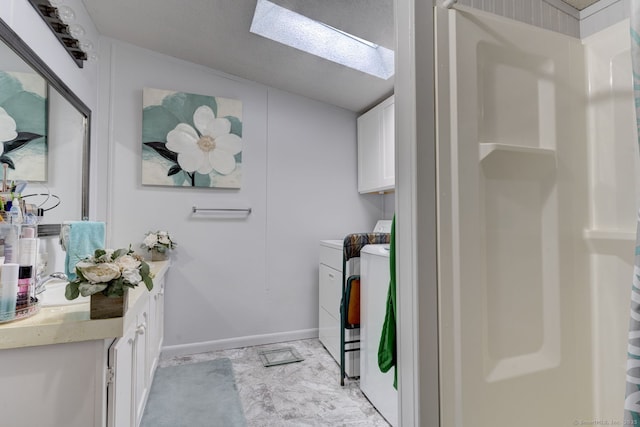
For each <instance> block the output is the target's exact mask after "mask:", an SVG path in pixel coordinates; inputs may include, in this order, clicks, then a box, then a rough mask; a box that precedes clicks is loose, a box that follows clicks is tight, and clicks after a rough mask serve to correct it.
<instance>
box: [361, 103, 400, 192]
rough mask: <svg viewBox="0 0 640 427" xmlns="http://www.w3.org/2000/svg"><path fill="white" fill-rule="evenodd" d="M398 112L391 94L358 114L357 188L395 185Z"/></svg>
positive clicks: (388, 188)
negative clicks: (396, 119)
mask: <svg viewBox="0 0 640 427" xmlns="http://www.w3.org/2000/svg"><path fill="white" fill-rule="evenodd" d="M394 121H395V113H394V96H393V95H392V96H390V97H389V98H387V99H386V100H384V101H382V102H381V103H380V104H378V105H377V106H375V107H373V108H372V109H371V110H369V111H367V112H366V113H364V114H363V115H361V116H360V117H358V192H359V193H374V192H384V191H393V190H394V188H395V151H394V150H395V124H394Z"/></svg>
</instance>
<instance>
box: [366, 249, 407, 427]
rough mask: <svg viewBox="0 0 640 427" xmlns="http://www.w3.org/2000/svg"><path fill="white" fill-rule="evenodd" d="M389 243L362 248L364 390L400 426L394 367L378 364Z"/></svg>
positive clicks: (377, 406) (393, 422) (389, 419)
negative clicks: (380, 366) (387, 369)
mask: <svg viewBox="0 0 640 427" xmlns="http://www.w3.org/2000/svg"><path fill="white" fill-rule="evenodd" d="M389 279H390V275H389V245H367V246H365V247H364V248H362V250H361V251H360V389H361V390H362V392H363V393H364V394H365V395H366V396H367V398H368V399H369V401H370V402H371V403H372V404H373V406H375V407H376V409H377V410H378V412H380V413H381V414H382V416H383V417H384V418H385V419H386V420H387V421H388V422H389V424H391V425H392V426H394V427H395V426H397V425H398V391H397V390H396V389H395V388H393V368H392V369H390V370H389V371H388V372H385V373H382V372H381V371H380V368H379V367H378V345H379V344H380V335H381V334H382V324H383V323H384V317H385V313H386V308H387V293H388V292H389Z"/></svg>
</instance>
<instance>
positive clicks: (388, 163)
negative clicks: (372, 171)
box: [379, 97, 396, 189]
mask: <svg viewBox="0 0 640 427" xmlns="http://www.w3.org/2000/svg"><path fill="white" fill-rule="evenodd" d="M381 107H382V109H381V111H380V116H381V121H382V125H381V126H382V129H381V132H382V134H381V142H380V159H379V164H380V184H379V185H380V188H384V189H392V188H394V187H395V184H396V165H395V162H396V160H395V159H396V153H395V149H396V148H395V147H396V144H395V141H396V123H395V120H396V114H395V103H394V98H393V97H391V98H389V99H388V100H386V101H385V102H383V103H382V104H381Z"/></svg>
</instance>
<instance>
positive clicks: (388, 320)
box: [378, 215, 398, 389]
mask: <svg viewBox="0 0 640 427" xmlns="http://www.w3.org/2000/svg"><path fill="white" fill-rule="evenodd" d="M395 234H396V217H395V215H394V216H393V221H392V222H391V242H390V245H389V276H391V277H390V280H389V292H388V294H387V311H386V313H385V316H384V323H383V324H382V335H381V336H380V346H379V347H378V367H380V370H381V371H382V372H387V371H389V369H391V367H392V366H395V369H394V370H393V387H394V388H395V389H397V388H398V369H397V366H398V359H397V355H396V237H395Z"/></svg>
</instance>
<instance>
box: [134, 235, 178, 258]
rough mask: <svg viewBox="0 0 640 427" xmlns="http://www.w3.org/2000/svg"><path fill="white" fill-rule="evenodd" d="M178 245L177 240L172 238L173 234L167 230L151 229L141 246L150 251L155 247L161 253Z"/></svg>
mask: <svg viewBox="0 0 640 427" xmlns="http://www.w3.org/2000/svg"><path fill="white" fill-rule="evenodd" d="M176 246H178V244H177V243H176V242H174V241H173V240H171V236H169V233H167V232H166V231H155V232H153V231H149V232H148V233H147V234H146V235H145V238H144V240H143V241H142V245H140V247H142V248H144V249H146V250H148V251H150V250H152V249H155V250H156V251H158V252H160V253H164V252H166V251H169V250H171V249H173V248H175V247H176Z"/></svg>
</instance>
